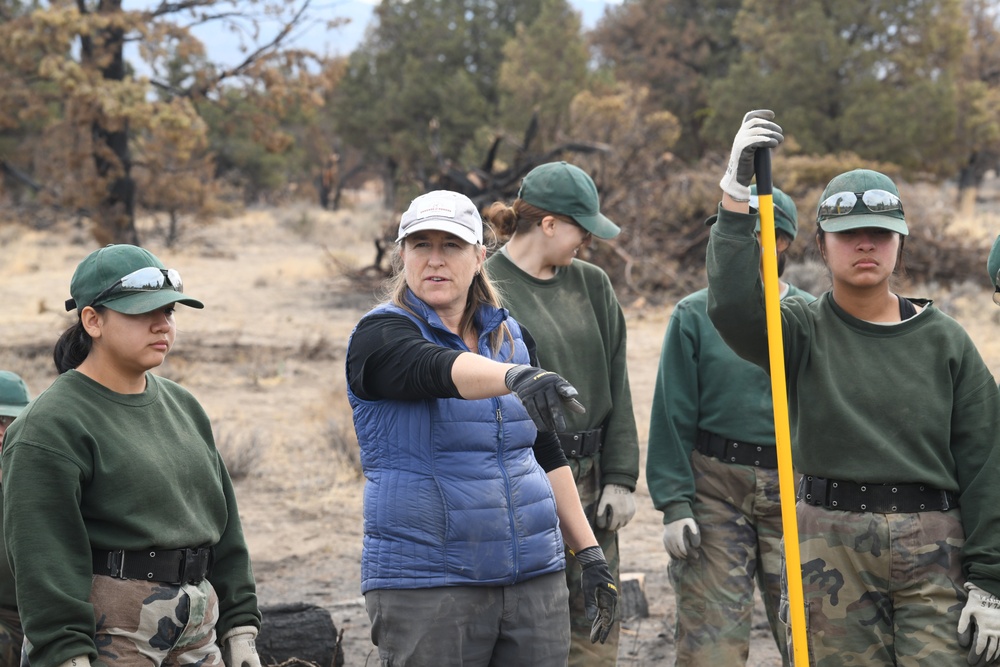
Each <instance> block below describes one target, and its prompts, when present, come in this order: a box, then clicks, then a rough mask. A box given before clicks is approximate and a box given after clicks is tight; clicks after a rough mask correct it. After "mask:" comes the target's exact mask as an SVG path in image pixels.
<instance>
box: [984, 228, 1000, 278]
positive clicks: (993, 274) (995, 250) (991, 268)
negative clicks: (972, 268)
mask: <svg viewBox="0 0 1000 667" xmlns="http://www.w3.org/2000/svg"><path fill="white" fill-rule="evenodd" d="M997 271H1000V236H997V237H996V239H994V240H993V247H992V248H990V256H989V258H987V260H986V272H987V273H989V274H990V282H992V283H993V286H994V287H997V286H998V285H997Z"/></svg>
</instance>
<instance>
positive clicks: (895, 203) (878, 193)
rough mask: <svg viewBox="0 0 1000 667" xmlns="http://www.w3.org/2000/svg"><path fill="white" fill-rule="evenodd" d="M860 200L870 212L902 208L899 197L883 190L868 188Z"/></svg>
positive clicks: (900, 209) (899, 209)
mask: <svg viewBox="0 0 1000 667" xmlns="http://www.w3.org/2000/svg"><path fill="white" fill-rule="evenodd" d="M861 201H863V202H864V203H865V206H867V207H868V210H869V211H871V212H872V213H881V212H883V211H902V210H903V204H902V202H900V201H899V197H897V196H896V195H894V194H892V193H891V192H887V191H885V190H868V191H866V192H865V193H864V194H863V195H862V196H861Z"/></svg>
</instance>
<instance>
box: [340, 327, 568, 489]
mask: <svg viewBox="0 0 1000 667" xmlns="http://www.w3.org/2000/svg"><path fill="white" fill-rule="evenodd" d="M521 332H522V334H523V335H524V342H525V345H526V346H527V348H528V354H529V356H530V359H531V363H532V364H533V365H535V364H537V361H536V354H535V342H534V340H533V339H532V338H531V335H530V334H529V333H528V331H527V330H526V329H524V328H523V327H522V328H521ZM460 354H462V352H460V351H458V350H452V349H449V348H446V347H441V346H440V345H435V344H434V343H432V342H430V341H429V340H427V339H426V338H424V337H423V335H422V334H421V333H420V329H419V328H418V327H417V325H416V324H414V323H413V322H412V321H410V320H409V319H408V318H407V317H405V316H403V315H395V314H385V315H373V316H371V317H366V318H365V319H363V320H362V321H361V323H360V324H358V327H357V330H356V331H355V332H354V335H353V336H352V338H351V343H350V345H349V346H348V348H347V380H348V383H349V384H350V386H351V391H352V392H354V395H355V396H357V397H358V398H360V399H363V400H366V401H378V400H394V401H421V400H426V399H430V398H462V395H461V394H460V393H459V391H458V388H457V387H456V386H455V382H454V380H452V377H451V369H452V366H454V364H455V360H456V359H457V358H458V355H460ZM533 450H534V452H535V458H536V459H537V460H538V464H539V465H540V466H541V467H542V470H544V471H545V472H551V471H552V470H555V469H556V468H561V467H562V466H565V465H569V461H567V459H566V455H565V453H564V452H563V450H562V447H561V446H560V445H559V440H558V438H557V437H556V435H555V433H553V432H543V431H539V433H538V436H537V437H536V438H535V445H534V447H533Z"/></svg>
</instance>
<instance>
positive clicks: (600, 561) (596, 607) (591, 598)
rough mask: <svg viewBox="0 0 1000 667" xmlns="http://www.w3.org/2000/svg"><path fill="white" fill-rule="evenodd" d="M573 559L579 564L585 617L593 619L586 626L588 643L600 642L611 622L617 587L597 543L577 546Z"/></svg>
mask: <svg viewBox="0 0 1000 667" xmlns="http://www.w3.org/2000/svg"><path fill="white" fill-rule="evenodd" d="M576 560H577V562H578V563H580V566H581V567H582V568H583V576H582V579H583V606H584V608H585V609H586V610H587V618H588V619H590V620H592V621H593V622H594V625H593V626H592V627H591V628H590V643H592V644H593V643H595V642H597V641H598V640H600V642H601V643H602V644H603V643H604V642H605V641H607V639H608V633H610V632H611V625H612V624H613V623H614V622H615V609H617V607H618V587H617V586H615V579H614V577H612V576H611V570H610V569H608V561H606V560H605V559H604V552H603V551H601V548H600V547H587V548H586V549H581V550H580V553H578V554H576Z"/></svg>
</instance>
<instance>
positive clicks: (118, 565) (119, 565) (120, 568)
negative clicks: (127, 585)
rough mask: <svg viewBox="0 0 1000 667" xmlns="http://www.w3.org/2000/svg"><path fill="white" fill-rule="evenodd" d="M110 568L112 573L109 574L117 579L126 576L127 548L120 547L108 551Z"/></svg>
mask: <svg viewBox="0 0 1000 667" xmlns="http://www.w3.org/2000/svg"><path fill="white" fill-rule="evenodd" d="M108 569H109V570H110V573H109V574H108V576H110V577H114V578H115V579H124V578H125V550H124V549H119V550H118V551H109V552H108Z"/></svg>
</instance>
